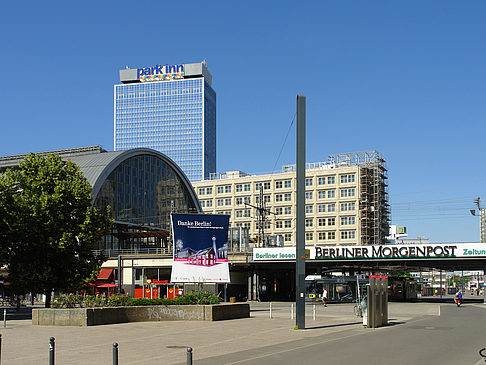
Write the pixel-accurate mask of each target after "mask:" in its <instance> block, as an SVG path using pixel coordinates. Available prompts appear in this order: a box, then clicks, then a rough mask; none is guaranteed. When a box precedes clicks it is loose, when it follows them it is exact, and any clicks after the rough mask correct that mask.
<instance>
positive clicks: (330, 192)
mask: <svg viewBox="0 0 486 365" xmlns="http://www.w3.org/2000/svg"><path fill="white" fill-rule="evenodd" d="M327 197H328V198H335V197H336V191H335V190H328V191H327Z"/></svg>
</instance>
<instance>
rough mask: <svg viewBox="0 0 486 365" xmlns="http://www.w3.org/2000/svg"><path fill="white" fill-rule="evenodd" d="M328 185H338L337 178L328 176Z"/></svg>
mask: <svg viewBox="0 0 486 365" xmlns="http://www.w3.org/2000/svg"><path fill="white" fill-rule="evenodd" d="M327 183H328V184H335V183H336V178H335V177H334V176H328V177H327Z"/></svg>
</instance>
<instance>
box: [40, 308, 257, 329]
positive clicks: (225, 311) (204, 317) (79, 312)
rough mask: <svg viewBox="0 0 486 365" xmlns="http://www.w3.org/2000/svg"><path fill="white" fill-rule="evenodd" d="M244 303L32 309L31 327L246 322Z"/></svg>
mask: <svg viewBox="0 0 486 365" xmlns="http://www.w3.org/2000/svg"><path fill="white" fill-rule="evenodd" d="M249 317H250V305H249V304H248V303H224V304H216V305H169V306H164V305H157V306H139V307H105V308H66V309H51V308H48V309H34V310H32V325H38V326H96V325H101V324H113V323H125V322H147V321H221V320H226V319H236V318H249Z"/></svg>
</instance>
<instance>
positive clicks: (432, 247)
mask: <svg viewBox="0 0 486 365" xmlns="http://www.w3.org/2000/svg"><path fill="white" fill-rule="evenodd" d="M306 251H308V252H309V253H308V255H306V256H308V257H307V258H308V259H309V260H372V259H378V260H380V259H383V260H390V259H391V260H393V259H399V260H404V259H405V260H406V259H434V258H435V259H440V258H484V259H486V244H484V243H449V244H419V245H369V246H316V247H306ZM282 260H285V261H288V260H295V247H281V248H280V247H276V248H254V249H253V261H282Z"/></svg>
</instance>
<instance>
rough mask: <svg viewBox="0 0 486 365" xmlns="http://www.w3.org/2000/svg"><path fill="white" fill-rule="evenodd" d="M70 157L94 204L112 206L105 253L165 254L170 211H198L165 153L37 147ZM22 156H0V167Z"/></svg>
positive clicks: (183, 178) (181, 175) (12, 164)
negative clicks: (83, 179)
mask: <svg viewBox="0 0 486 365" xmlns="http://www.w3.org/2000/svg"><path fill="white" fill-rule="evenodd" d="M40 154H43V155H46V154H58V155H60V156H61V157H62V158H63V159H64V160H71V161H72V162H74V163H75V164H76V165H78V166H79V168H80V170H81V172H82V173H83V175H84V176H85V177H86V179H87V180H88V182H89V183H90V184H91V186H92V195H93V205H95V206H97V207H106V206H108V205H109V206H110V207H111V212H110V214H111V217H112V218H113V219H114V220H115V224H114V225H113V227H112V231H111V234H110V235H109V236H107V237H105V239H104V240H103V242H102V243H100V245H99V249H100V250H104V251H108V252H106V253H107V254H108V256H113V255H116V254H122V253H168V252H169V249H170V248H169V246H168V242H167V236H168V235H169V231H170V213H171V212H172V211H173V212H179V213H198V212H200V211H201V207H200V205H199V201H198V199H197V196H196V194H195V192H194V190H193V188H192V185H191V184H190V182H189V180H188V178H187V177H186V175H185V174H184V173H183V172H182V170H181V169H180V168H179V166H177V165H176V164H175V162H174V161H172V160H171V159H170V158H168V157H167V156H166V155H164V154H162V153H160V152H158V151H155V150H152V149H149V148H136V149H131V150H125V151H117V152H107V151H106V150H104V149H103V148H101V147H100V146H91V147H81V148H72V149H64V150H56V151H48V152H41V153H40ZM25 156H26V155H14V156H6V157H0V172H2V171H3V170H5V169H6V168H8V167H15V166H18V164H19V162H20V161H21V160H22V159H23V158H25Z"/></svg>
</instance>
